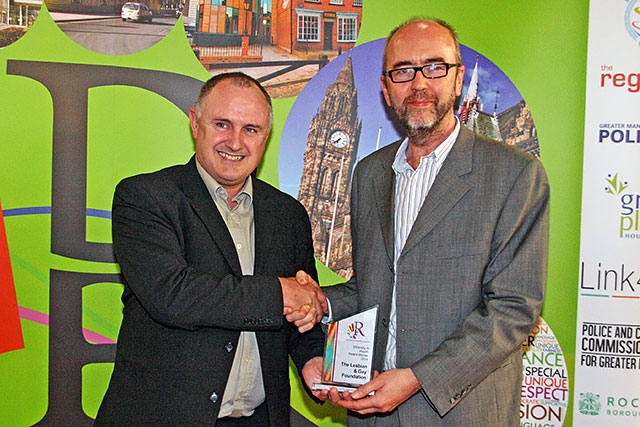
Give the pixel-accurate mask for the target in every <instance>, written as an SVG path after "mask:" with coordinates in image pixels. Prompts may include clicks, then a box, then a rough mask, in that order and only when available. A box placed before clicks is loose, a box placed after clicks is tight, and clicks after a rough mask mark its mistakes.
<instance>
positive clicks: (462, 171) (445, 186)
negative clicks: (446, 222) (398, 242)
mask: <svg viewBox="0 0 640 427" xmlns="http://www.w3.org/2000/svg"><path fill="white" fill-rule="evenodd" d="M474 139H475V138H474V136H473V133H472V132H471V131H469V130H468V129H467V128H465V127H462V128H461V129H460V134H459V135H458V139H457V140H456V142H455V144H454V145H453V147H452V148H451V151H450V152H449V155H448V156H447V158H446V160H445V161H444V163H443V164H442V168H441V169H440V172H439V173H438V176H437V177H436V179H435V181H434V182H433V185H432V186H431V189H430V190H429V193H428V194H427V197H426V198H425V200H424V203H423V204H422V207H421V208H420V212H419V213H418V217H417V218H416V221H415V223H414V225H413V228H412V229H411V232H410V233H409V236H408V237H407V241H406V243H405V245H404V248H403V249H402V252H403V253H404V252H406V251H408V250H410V249H411V248H412V247H414V246H415V245H416V244H417V243H418V242H419V241H420V240H422V239H423V238H424V237H425V236H426V235H427V234H429V233H430V232H431V230H433V228H434V227H435V226H436V225H437V224H438V223H439V222H440V220H442V218H443V217H444V216H445V215H446V214H447V212H449V210H451V208H452V207H453V206H454V205H455V204H456V203H457V202H458V200H460V199H461V198H462V196H464V195H465V193H467V191H469V188H470V185H469V183H468V181H467V180H466V179H465V178H464V177H465V175H467V174H469V173H471V171H472V161H473V143H474Z"/></svg>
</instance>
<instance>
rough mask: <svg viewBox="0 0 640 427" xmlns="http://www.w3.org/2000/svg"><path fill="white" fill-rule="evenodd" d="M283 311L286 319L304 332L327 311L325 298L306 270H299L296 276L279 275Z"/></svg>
mask: <svg viewBox="0 0 640 427" xmlns="http://www.w3.org/2000/svg"><path fill="white" fill-rule="evenodd" d="M280 284H281V286H282V297H283V301H284V312H283V314H284V315H285V316H286V318H287V321H289V322H291V323H293V324H294V325H296V327H297V328H298V331H300V332H306V331H308V330H310V329H311V328H313V326H314V325H315V324H316V323H318V322H319V321H320V320H322V316H323V315H324V313H326V312H328V310H329V308H328V307H329V306H328V304H327V298H326V297H325V295H324V292H322V289H321V288H320V285H318V283H317V282H316V281H315V280H313V278H312V277H311V276H309V275H308V274H307V273H306V272H304V271H302V270H300V271H298V272H297V273H296V277H295V278H293V277H286V278H285V277H281V278H280Z"/></svg>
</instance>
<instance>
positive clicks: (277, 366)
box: [96, 158, 324, 427]
mask: <svg viewBox="0 0 640 427" xmlns="http://www.w3.org/2000/svg"><path fill="white" fill-rule="evenodd" d="M253 208H254V218H255V220H254V221H255V266H254V275H253V276H243V275H242V272H241V268H240V262H239V260H238V257H237V253H236V249H235V247H234V244H233V240H232V238H231V235H230V234H229V232H228V230H227V228H226V226H225V223H224V221H223V219H222V217H221V216H220V214H219V212H218V209H217V208H216V206H215V204H214V202H213V200H212V199H211V197H210V195H209V193H208V191H207V188H206V186H205V184H204V183H203V181H202V179H201V178H200V176H199V174H198V172H197V169H196V166H195V160H194V158H192V159H191V160H190V162H189V163H188V164H186V165H181V166H174V167H170V168H167V169H164V170H161V171H158V172H155V173H152V174H146V175H140V176H136V177H132V178H127V179H125V180H123V181H122V182H121V183H120V184H119V185H118V186H117V188H116V192H115V196H114V202H113V244H114V249H115V253H116V257H117V260H118V262H119V264H120V267H121V270H122V274H123V276H124V279H125V282H126V283H125V289H124V293H123V296H122V301H123V303H124V317H123V321H122V326H121V329H120V335H119V337H118V347H117V352H116V362H115V367H114V371H113V375H112V377H111V383H110V385H109V388H108V390H107V393H106V395H105V397H104V400H103V403H102V406H101V408H100V411H99V413H98V416H97V420H96V425H117V426H133V425H143V424H144V425H173V426H205V425H211V426H212V425H214V424H215V421H216V417H217V414H218V412H219V409H220V403H221V400H222V395H223V393H224V390H225V386H226V382H227V377H228V373H229V370H230V368H231V364H232V361H233V357H234V353H235V347H236V344H237V342H238V337H239V334H240V331H243V330H248V331H255V332H256V336H257V341H258V345H259V349H260V359H261V364H262V373H263V379H264V386H265V392H266V404H267V407H268V411H269V417H270V422H271V425H273V426H278V427H280V426H286V425H288V424H289V394H290V390H289V373H288V372H289V371H288V369H289V368H288V355H291V357H292V359H293V361H294V363H295V364H296V365H297V367H298V369H301V368H302V366H303V365H304V363H305V362H306V361H307V360H309V359H310V358H312V357H314V356H319V355H321V354H322V346H323V341H324V335H323V333H322V332H321V330H320V328H319V327H318V326H317V325H316V328H314V330H312V331H310V332H308V333H306V334H300V333H298V331H297V329H296V328H295V327H294V326H292V325H291V324H289V323H288V322H286V320H285V319H284V317H283V315H282V309H283V302H282V291H281V287H280V283H279V280H278V277H291V276H294V275H295V273H296V271H297V270H300V269H302V270H305V271H307V272H309V273H310V274H311V275H312V276H314V277H316V278H317V273H316V269H315V261H314V258H313V245H312V241H311V229H310V225H309V220H308V216H307V213H306V211H305V209H304V208H303V207H302V205H300V203H298V202H297V201H296V200H295V199H293V198H292V197H290V196H288V195H286V194H284V193H282V192H280V191H278V190H276V189H275V188H273V187H272V186H270V185H268V184H266V183H265V182H262V181H260V180H258V179H254V197H253Z"/></svg>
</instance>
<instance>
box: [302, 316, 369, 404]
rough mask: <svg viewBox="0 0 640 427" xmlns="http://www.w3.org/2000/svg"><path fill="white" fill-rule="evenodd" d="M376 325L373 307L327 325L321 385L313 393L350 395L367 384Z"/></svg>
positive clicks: (314, 385) (317, 384)
mask: <svg viewBox="0 0 640 427" xmlns="http://www.w3.org/2000/svg"><path fill="white" fill-rule="evenodd" d="M377 322H378V305H377V304H376V305H374V306H373V307H371V308H368V309H366V310H364V311H361V312H359V313H356V314H353V315H351V316H349V317H345V318H344V319H340V320H337V321H335V322H332V323H329V324H328V325H327V326H328V330H327V337H326V341H325V347H324V361H323V366H322V381H321V382H320V383H314V384H313V387H312V388H313V390H325V389H330V388H332V387H335V388H337V389H338V391H354V390H355V389H356V388H358V387H359V386H361V385H362V384H365V383H368V382H369V381H370V380H371V378H372V376H373V352H374V343H375V336H376V325H377Z"/></svg>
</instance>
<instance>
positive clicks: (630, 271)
mask: <svg viewBox="0 0 640 427" xmlns="http://www.w3.org/2000/svg"><path fill="white" fill-rule="evenodd" d="M639 71H640V2H638V1H637V0H628V1H615V2H611V1H606V0H595V1H591V2H590V13H589V51H588V61H587V93H586V95H587V98H586V115H585V132H584V174H583V183H582V194H583V198H582V227H581V242H580V266H579V282H578V283H579V295H578V324H577V330H576V336H577V342H576V368H575V375H576V379H575V389H574V420H575V423H576V425H580V426H602V425H616V426H637V425H638V424H639V423H640V398H639V397H638V396H639V392H640V311H639V310H638V308H639V299H640V168H638V164H639V163H640V116H639V115H638V113H639V112H640V95H639V92H640V73H639Z"/></svg>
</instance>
